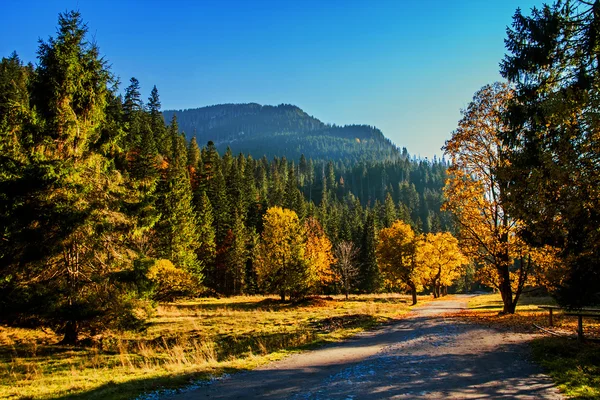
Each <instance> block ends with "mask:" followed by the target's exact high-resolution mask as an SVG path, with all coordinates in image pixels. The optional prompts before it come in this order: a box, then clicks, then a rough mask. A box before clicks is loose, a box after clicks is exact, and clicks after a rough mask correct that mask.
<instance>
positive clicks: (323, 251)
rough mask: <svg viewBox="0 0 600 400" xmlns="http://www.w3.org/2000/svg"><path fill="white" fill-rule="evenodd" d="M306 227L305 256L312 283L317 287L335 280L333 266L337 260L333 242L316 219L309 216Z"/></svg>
mask: <svg viewBox="0 0 600 400" xmlns="http://www.w3.org/2000/svg"><path fill="white" fill-rule="evenodd" d="M304 228H305V230H306V250H305V257H306V261H307V262H308V269H309V281H310V285H311V286H313V287H315V288H316V287H318V286H321V285H327V284H330V283H332V282H334V281H335V280H336V278H337V277H336V274H335V273H334V271H333V269H332V268H331V266H332V264H334V263H335V261H336V260H335V258H334V256H333V253H332V248H331V247H332V246H331V242H330V241H329V239H328V238H327V236H326V235H325V232H324V231H323V228H322V227H321V224H319V221H317V220H316V219H314V218H308V219H307V220H306V222H305V223H304Z"/></svg>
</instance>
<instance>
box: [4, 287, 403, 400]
mask: <svg viewBox="0 0 600 400" xmlns="http://www.w3.org/2000/svg"><path fill="white" fill-rule="evenodd" d="M408 304H409V301H408V298H407V297H406V296H400V295H367V296H352V297H351V298H350V300H349V301H345V300H343V298H342V297H335V298H333V299H323V298H315V299H309V300H306V301H304V302H302V303H299V304H291V303H283V304H281V303H280V302H278V301H277V300H275V299H273V298H268V297H234V298H224V299H214V298H208V299H198V300H194V301H186V302H178V303H169V304H162V305H161V306H159V308H158V312H157V316H156V317H155V318H154V319H152V320H151V321H149V323H148V327H147V330H146V331H145V332H143V333H134V332H121V333H118V332H113V333H108V334H105V335H104V337H102V338H101V340H99V341H98V343H97V345H95V346H93V347H91V348H71V347H62V346H57V345H53V343H57V342H58V341H59V338H58V337H57V336H56V335H54V334H53V333H52V332H44V331H40V330H31V329H19V328H8V327H0V361H1V364H0V398H7V399H26V398H41V399H47V398H69V399H78V398H81V399H128V398H133V397H135V396H136V395H137V394H139V393H143V392H145V391H151V390H155V389H158V388H162V387H178V386H183V385H186V384H187V383H189V382H190V381H192V380H196V379H199V378H203V377H207V376H209V375H218V374H220V373H222V372H226V371H235V370H243V369H250V368H254V367H256V366H257V365H260V364H262V363H265V362H267V361H269V360H273V359H277V358H281V357H282V356H284V355H285V354H287V353H288V352H289V351H297V350H300V349H303V348H306V347H307V346H313V345H316V344H319V343H324V342H328V341H337V340H341V339H343V338H345V337H348V336H350V335H352V334H355V333H357V332H359V331H362V330H365V329H369V328H373V327H374V326H376V325H378V324H381V323H384V322H386V321H389V320H390V319H394V318H399V317H401V316H402V315H403V314H405V313H406V312H407V311H408V310H409V307H408Z"/></svg>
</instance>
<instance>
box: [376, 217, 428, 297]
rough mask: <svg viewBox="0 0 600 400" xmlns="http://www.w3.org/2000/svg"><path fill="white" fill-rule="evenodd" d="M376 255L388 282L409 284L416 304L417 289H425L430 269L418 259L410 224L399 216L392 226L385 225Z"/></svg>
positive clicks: (389, 283)
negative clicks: (427, 269) (418, 261)
mask: <svg viewBox="0 0 600 400" xmlns="http://www.w3.org/2000/svg"><path fill="white" fill-rule="evenodd" d="M376 255H377V263H378V264H379V269H380V271H381V273H382V274H383V276H384V280H385V282H386V283H387V284H388V285H389V286H392V287H393V286H397V285H403V286H406V287H408V289H409V290H410V292H411V294H412V296H413V304H416V302H417V291H420V290H422V288H423V284H424V283H425V282H426V278H427V273H426V272H427V271H426V268H424V266H423V265H421V264H419V263H417V262H416V240H415V233H414V232H413V230H412V228H411V227H410V225H408V224H406V223H404V222H402V221H400V220H398V221H396V222H394V223H393V224H392V226H390V227H389V228H383V229H382V230H381V231H380V232H379V242H378V243H377V249H376Z"/></svg>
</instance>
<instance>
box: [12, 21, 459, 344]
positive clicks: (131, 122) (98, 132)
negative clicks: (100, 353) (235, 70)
mask: <svg viewBox="0 0 600 400" xmlns="http://www.w3.org/2000/svg"><path fill="white" fill-rule="evenodd" d="M86 34H87V28H86V26H85V25H84V24H83V23H82V21H81V18H80V15H79V14H78V13H77V12H71V13H68V14H63V15H61V16H60V18H59V29H58V34H57V36H56V37H55V38H51V39H50V40H49V41H48V42H42V43H41V44H40V48H39V51H38V54H39V58H38V64H37V66H35V67H34V66H33V65H32V64H27V65H26V64H24V63H23V62H22V61H21V60H20V58H19V57H18V55H16V54H13V55H12V56H10V57H8V58H3V59H2V61H1V63H0V87H1V90H0V111H1V113H0V115H1V116H2V119H1V121H0V133H1V136H0V139H1V140H0V150H1V157H0V226H2V232H1V235H2V237H1V240H0V266H1V268H0V289H1V290H0V315H2V320H3V321H4V322H11V323H19V324H28V325H44V326H51V327H54V328H55V329H56V330H57V331H58V332H63V333H64V341H65V343H73V342H76V341H77V338H78V335H79V334H80V333H81V332H82V330H86V331H89V330H94V329H100V328H101V327H105V326H118V327H135V326H137V325H138V324H139V323H141V321H143V314H144V313H143V312H141V311H140V310H144V309H147V308H148V307H150V306H151V304H152V303H153V302H154V301H161V300H170V299H173V298H176V297H178V296H191V295H199V294H218V295H233V294H241V293H248V294H253V293H264V292H267V293H269V292H273V291H274V292H277V291H278V290H279V289H271V288H272V286H270V285H271V283H272V281H273V279H275V278H273V276H275V275H277V274H279V272H276V273H273V274H271V275H268V274H267V275H265V271H266V270H267V269H266V268H267V267H268V265H269V262H271V260H273V259H276V255H271V256H268V257H267V256H265V254H269V253H268V251H269V249H268V248H266V247H265V246H266V244H265V243H267V242H268V239H269V238H268V237H266V236H265V235H267V236H268V235H269V234H268V233H265V229H266V228H265V226H264V224H265V223H267V222H268V221H275V222H273V224H274V226H273V227H271V225H269V228H268V229H267V231H268V232H270V231H269V229H270V230H272V231H273V232H276V231H277V229H278V225H277V224H278V223H279V222H280V221H283V220H282V219H281V218H284V217H285V218H287V219H285V218H284V219H285V221H288V222H286V223H289V224H292V225H290V226H296V225H297V224H300V225H298V226H300V228H298V229H297V232H298V235H299V236H298V237H299V238H301V240H300V242H298V243H299V244H298V246H300V247H295V248H294V249H296V250H298V249H299V250H298V253H297V257H296V258H295V260H296V261H297V265H296V264H295V266H294V268H296V269H294V270H295V271H296V270H297V268H301V269H300V271H301V274H300V275H298V278H297V279H296V281H302V282H309V281H310V280H309V279H308V277H307V276H306V274H307V273H308V272H307V271H308V270H307V269H306V268H307V265H309V264H310V265H313V264H314V265H321V266H322V267H323V268H322V270H320V272H318V271H317V272H314V273H313V275H314V276H317V277H318V279H317V280H315V279H313V281H314V282H316V283H314V284H311V285H310V287H309V286H303V287H299V286H298V285H297V284H296V283H297V282H296V281H294V282H292V283H293V285H292V286H290V289H289V292H282V293H281V294H282V298H284V296H286V295H287V296H302V295H304V294H309V293H317V292H319V293H336V292H340V291H341V290H342V286H343V283H344V282H345V288H346V290H351V291H352V292H374V291H378V290H382V289H383V288H384V280H383V279H382V277H381V274H380V271H379V266H378V264H377V261H376V259H375V251H376V237H377V232H378V231H379V230H380V229H383V228H387V227H390V226H391V225H392V224H393V223H394V222H395V221H397V220H398V219H400V220H402V221H404V222H405V223H406V224H407V226H410V227H411V228H410V229H414V230H415V231H417V232H424V233H427V232H434V231H441V230H451V229H452V222H451V219H450V218H449V217H448V215H446V213H445V212H442V211H441V210H440V206H441V203H442V192H441V190H442V187H443V184H444V180H445V177H446V175H445V174H446V172H445V171H446V165H445V164H444V163H439V162H433V163H430V162H427V161H414V160H412V161H411V160H410V158H409V156H408V154H407V153H406V151H405V152H404V154H403V155H401V154H398V152H397V150H396V148H395V147H394V146H392V145H391V144H390V143H389V141H387V140H386V139H384V138H383V136H382V135H381V133H380V132H379V131H377V130H375V129H373V128H365V127H343V128H339V127H333V126H325V125H323V124H322V123H320V122H318V121H317V120H315V119H312V118H310V117H308V116H306V115H305V114H304V113H303V112H301V111H300V110H299V109H297V108H295V107H292V106H279V107H258V106H256V107H255V106H254V105H248V106H244V107H239V106H232V107H231V109H233V110H238V111H239V110H244V109H246V108H247V109H248V110H250V111H249V113H250V114H251V115H255V114H252V113H254V111H253V110H254V109H255V108H257V107H258V109H259V110H263V111H261V112H262V113H263V114H266V115H272V116H274V117H273V118H274V120H275V121H279V122H280V123H281V124H284V122H285V123H290V124H292V125H294V127H297V126H299V125H302V124H304V123H305V122H306V121H308V122H306V123H305V125H304V128H303V129H304V131H305V132H308V133H311V134H313V133H314V134H316V133H318V134H319V135H325V134H326V133H331V134H332V135H333V133H335V135H334V136H336V137H337V139H339V140H340V141H342V142H340V143H342V145H340V146H335V145H333V144H332V143H335V142H334V141H329V142H328V144H327V146H325V147H323V148H322V149H325V148H326V149H327V150H326V151H325V150H323V151H322V152H321V153H318V154H316V157H315V158H314V159H313V158H312V157H307V156H305V155H304V154H298V158H297V159H293V158H292V159H289V158H286V157H285V156H277V157H272V158H268V157H267V156H266V155H265V154H263V155H262V156H260V157H256V158H255V157H253V156H252V155H250V154H243V153H238V154H235V153H233V151H232V150H231V148H226V149H225V150H224V151H221V152H220V151H219V149H218V148H217V145H216V144H215V142H214V141H210V140H209V141H207V143H206V145H203V146H199V145H198V143H197V140H196V138H195V137H192V138H191V139H189V140H188V139H187V138H186V137H185V136H184V135H183V134H181V133H180V129H179V125H178V115H173V116H172V117H171V119H170V121H169V123H168V124H165V121H164V117H163V114H162V113H161V110H160V109H161V103H160V97H159V93H158V90H157V88H156V87H154V88H153V89H152V91H151V93H150V94H149V97H148V99H147V100H146V101H144V100H143V97H142V94H141V93H140V85H139V82H138V81H137V79H135V78H131V80H130V82H129V85H128V86H127V87H126V88H125V89H124V92H123V94H122V95H121V94H119V91H118V90H119V89H118V87H117V85H116V81H115V78H114V76H113V75H112V74H111V72H110V70H109V69H108V66H107V62H106V61H105V60H104V59H103V58H102V57H101V56H100V54H99V50H98V48H97V47H96V46H95V45H94V44H91V43H89V42H88V41H87V40H86ZM223 108H225V109H228V107H225V106H217V107H215V108H214V110H221V109H223ZM214 110H213V111H214ZM230 111H231V110H230ZM236 112H237V111H236ZM290 112H292V113H295V114H298V115H299V118H298V119H297V120H294V119H291V118H289V114H290ZM228 113H229V114H230V112H229V111H228ZM228 113H225V114H226V115H229V114H228ZM282 113H283V116H282ZM182 114H183V115H184V116H185V115H186V113H185V112H184V113H182ZM190 114H191V112H190ZM278 118H279V119H278ZM257 121H258V122H257V125H256V132H258V131H260V130H261V129H265V131H266V132H267V133H274V132H276V131H279V129H281V128H286V127H288V126H285V125H277V123H274V124H267V123H266V122H265V119H264V116H261V117H260V118H258V119H257ZM290 121H291V122H290ZM299 121H305V122H299ZM229 124H230V125H227V124H225V123H224V125H223V126H222V129H221V131H222V132H225V131H226V130H227V129H228V128H227V127H228V126H231V123H229ZM217 125H218V124H217ZM244 129H248V128H244ZM216 132H217V131H211V130H209V131H208V132H203V133H202V134H203V135H205V136H204V137H205V138H206V135H213V134H215V135H216ZM234 132H236V134H237V132H238V131H237V130H235V131H234ZM249 132H250V131H249ZM223 134H224V133H223ZM197 135H198V136H199V137H200V136H201V135H200V134H198V132H197ZM219 135H220V134H219ZM361 135H367V136H361ZM257 136H260V135H257ZM289 136H290V137H293V136H296V137H297V140H299V141H306V137H302V135H301V133H293V134H292V133H291V132H290V133H289ZM264 137H265V138H267V139H266V140H268V141H271V142H278V141H277V140H273V137H272V136H268V135H265V136H264ZM215 139H216V140H217V141H218V140H222V137H221V138H219V137H218V135H217V137H215ZM358 139H360V140H358ZM371 140H374V141H377V142H378V143H380V144H382V145H383V144H385V146H387V150H386V151H387V152H388V153H386V154H388V156H385V157H381V161H375V160H377V159H378V158H379V157H380V155H381V154H382V153H378V152H377V151H376V150H373V147H368V148H367V149H365V150H364V154H367V155H368V157H365V160H363V161H360V162H357V160H358V158H359V157H358V156H357V154H358V153H357V150H356V149H351V148H348V147H347V146H346V147H345V145H343V143H346V142H347V143H359V142H360V143H363V142H365V141H366V142H369V141H371ZM284 143H285V142H284ZM311 146H312V144H311V145H310V146H309V147H311ZM273 151H274V150H273ZM362 151H363V150H361V152H362ZM329 152H333V153H335V155H336V160H337V163H334V161H333V160H326V155H327V154H329ZM333 153H332V154H333ZM292 154H294V153H293V152H292ZM361 154H362V153H361ZM392 155H393V157H392ZM361 157H362V156H361ZM273 210H280V211H279V212H277V211H273ZM290 212H291V213H292V214H289V213H290ZM269 213H271V214H273V215H272V216H271V214H269ZM278 218H279V219H278ZM294 224H296V225H294ZM290 229H291V228H290ZM290 229H287V230H286V232H287V231H289V230H290ZM294 229H296V228H294ZM298 237H297V238H298ZM297 238H292V239H290V240H296V239H297ZM302 238H303V239H302ZM342 242H344V243H346V244H347V245H348V244H351V247H352V249H354V250H355V252H356V257H355V260H352V264H354V265H356V266H357V268H358V270H357V271H354V272H356V273H354V272H353V273H352V274H351V275H349V272H348V271H346V272H348V273H345V275H344V273H342V274H341V275H344V276H345V278H346V279H345V281H344V282H342V280H340V279H330V278H331V277H330V278H324V277H325V276H326V275H328V274H329V275H331V274H330V272H328V271H330V264H331V263H332V261H333V256H332V254H331V252H330V250H331V251H333V249H334V248H337V245H338V244H340V243H342ZM261 246H262V247H261ZM261 249H262V250H261ZM294 249H292V248H290V249H289V252H290V254H292V253H293V252H294V251H296V250H294ZM323 249H326V250H327V254H324V253H323V251H322V250H323ZM293 254H295V253H293ZM319 260H324V261H323V262H321V261H319ZM319 262H321V264H319ZM315 268H316V267H315ZM319 268H320V267H319ZM302 271H304V272H302ZM338 275H339V274H338ZM338 275H336V276H338ZM321 278H323V279H321ZM350 278H352V279H350ZM317 281H318V282H317ZM310 282H312V281H310ZM389 284H390V283H389V282H388V286H387V288H388V289H389V288H391V287H393V284H392V286H389ZM286 290H287V289H286Z"/></svg>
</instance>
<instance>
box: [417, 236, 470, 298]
mask: <svg viewBox="0 0 600 400" xmlns="http://www.w3.org/2000/svg"><path fill="white" fill-rule="evenodd" d="M416 250H417V251H416V259H417V263H419V264H421V265H422V266H423V270H425V273H426V280H427V284H429V285H430V286H431V287H432V289H433V294H434V296H435V297H438V296H440V295H441V294H442V293H441V291H442V289H443V288H444V287H447V286H450V285H452V283H453V282H454V281H455V280H456V279H458V278H459V277H460V276H461V274H462V273H463V266H465V265H466V264H468V263H469V260H468V259H467V257H465V256H464V255H463V254H462V252H461V251H460V247H459V245H458V240H457V239H456V238H455V237H454V236H452V234H451V233H448V232H440V233H428V234H426V235H423V236H422V237H421V238H420V240H419V241H418V244H417V248H416Z"/></svg>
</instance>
